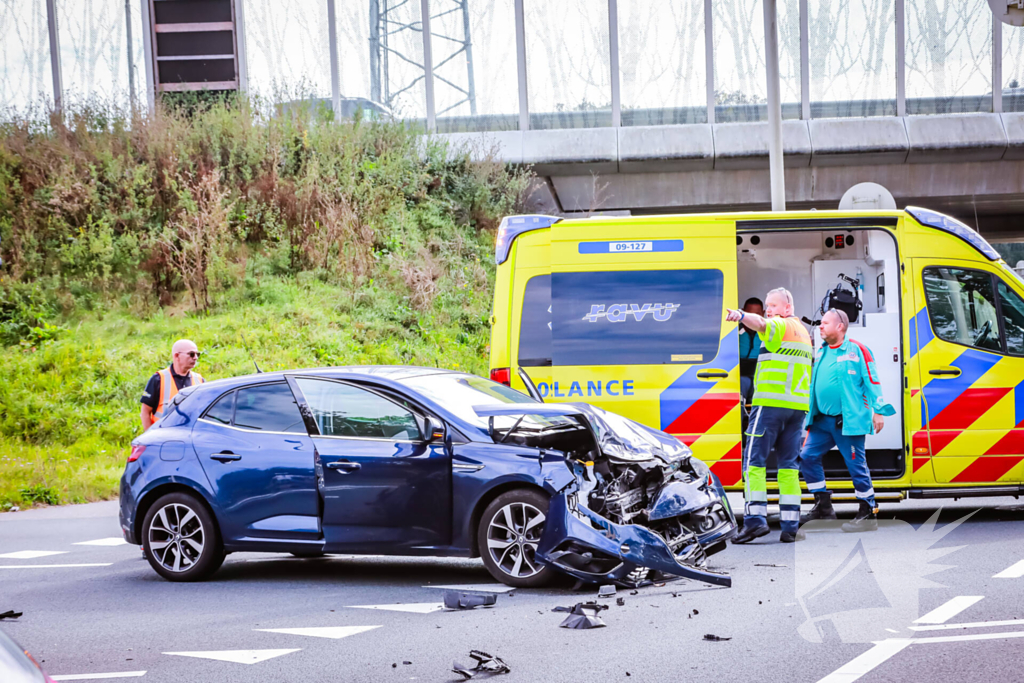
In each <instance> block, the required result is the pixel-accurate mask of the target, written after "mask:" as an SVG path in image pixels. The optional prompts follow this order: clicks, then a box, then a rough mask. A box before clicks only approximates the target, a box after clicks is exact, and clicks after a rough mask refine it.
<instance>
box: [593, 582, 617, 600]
mask: <svg viewBox="0 0 1024 683" xmlns="http://www.w3.org/2000/svg"><path fill="white" fill-rule="evenodd" d="M597 597H599V598H614V597H615V586H612V585H611V584H609V585H607V586H601V587H600V588H599V589H598V590H597Z"/></svg>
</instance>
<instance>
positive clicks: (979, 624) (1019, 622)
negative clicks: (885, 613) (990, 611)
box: [910, 619, 1024, 631]
mask: <svg viewBox="0 0 1024 683" xmlns="http://www.w3.org/2000/svg"><path fill="white" fill-rule="evenodd" d="M994 626H1024V619H1007V620H1005V621H972V622H971V623H969V624H937V625H935V626H911V627H910V630H911V631H949V630H952V629H956V628H992V627H994Z"/></svg>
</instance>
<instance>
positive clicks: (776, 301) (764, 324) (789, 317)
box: [726, 287, 814, 543]
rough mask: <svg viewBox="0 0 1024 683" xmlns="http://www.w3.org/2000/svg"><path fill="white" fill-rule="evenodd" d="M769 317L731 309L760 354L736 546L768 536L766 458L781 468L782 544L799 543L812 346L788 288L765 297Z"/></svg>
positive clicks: (729, 317) (730, 315)
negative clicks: (802, 443) (802, 442)
mask: <svg viewBox="0 0 1024 683" xmlns="http://www.w3.org/2000/svg"><path fill="white" fill-rule="evenodd" d="M765 311H766V313H767V314H768V317H767V318H764V317H761V316H760V315H757V314H756V313H747V312H746V311H734V310H732V309H729V310H728V312H727V314H726V319H727V320H729V321H730V322H738V323H742V324H743V325H744V326H745V327H746V328H747V329H749V330H753V331H754V332H757V334H758V337H759V339H760V341H761V352H760V354H758V358H757V370H756V372H755V374H754V398H753V401H752V403H753V406H754V407H753V409H752V410H751V412H750V419H749V421H748V423H747V430H746V434H745V435H746V437H747V443H746V447H745V449H744V453H743V460H744V463H745V464H744V466H743V467H744V477H743V478H744V482H745V487H744V498H745V499H746V513H745V515H744V518H743V529H742V530H741V531H740V532H739V533H738V534H737V535H736V537H735V538H733V543H749V542H750V541H752V540H754V539H755V538H760V537H761V536H766V535H767V534H768V482H767V463H768V456H769V454H770V453H771V452H772V448H774V449H775V453H776V456H777V458H778V465H779V474H778V482H779V511H780V516H781V521H782V535H781V536H780V537H779V540H781V541H782V542H783V543H793V542H794V541H798V540H800V538H801V537H802V534H801V532H800V530H799V526H800V470H799V468H798V464H797V458H798V456H799V452H800V438H801V435H802V434H801V433H802V432H803V425H804V420H805V418H806V416H807V401H808V395H809V392H810V389H811V357H812V355H813V351H814V347H813V346H812V344H811V337H810V335H808V334H807V329H806V328H804V326H803V323H801V322H800V320H799V319H798V318H797V317H796V316H795V315H794V311H793V295H792V294H790V293H789V290H786V289H784V288H781V287H780V288H778V289H773V290H772V291H770V292H768V296H767V297H765Z"/></svg>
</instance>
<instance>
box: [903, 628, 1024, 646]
mask: <svg viewBox="0 0 1024 683" xmlns="http://www.w3.org/2000/svg"><path fill="white" fill-rule="evenodd" d="M1002 638H1024V631H1008V632H1006V633H975V634H974V635H970V636H940V637H938V638H914V639H913V640H911V641H910V644H911V645H919V644H927V643H962V642H965V641H968V640H1000V639H1002Z"/></svg>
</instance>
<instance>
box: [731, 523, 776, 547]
mask: <svg viewBox="0 0 1024 683" xmlns="http://www.w3.org/2000/svg"><path fill="white" fill-rule="evenodd" d="M767 535H768V525H767V524H759V525H758V526H754V525H752V524H744V525H743V528H742V529H740V531H739V533H737V534H736V535H735V536H733V538H732V542H733V543H740V544H742V543H750V542H751V541H753V540H754V539H755V538H761V537H762V536H767Z"/></svg>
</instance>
